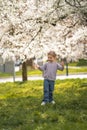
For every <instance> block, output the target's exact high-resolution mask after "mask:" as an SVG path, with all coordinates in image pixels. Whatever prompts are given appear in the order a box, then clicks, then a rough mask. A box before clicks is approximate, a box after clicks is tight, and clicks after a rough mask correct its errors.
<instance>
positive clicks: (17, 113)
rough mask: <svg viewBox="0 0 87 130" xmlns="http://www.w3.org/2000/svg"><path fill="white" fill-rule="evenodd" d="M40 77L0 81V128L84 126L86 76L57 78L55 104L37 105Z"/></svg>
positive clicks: (66, 129)
mask: <svg viewBox="0 0 87 130" xmlns="http://www.w3.org/2000/svg"><path fill="white" fill-rule="evenodd" d="M42 85H43V81H39V80H38V81H29V82H24V83H23V82H15V83H10V82H8V83H1V84H0V130H47V129H48V130H53V129H54V130H73V129H74V130H77V129H79V130H86V129H87V100H86V99H87V94H86V91H87V79H74V80H73V79H69V80H57V81H56V84H55V91H54V98H55V101H56V104H55V105H52V104H47V105H46V106H40V103H41V100H42V95H43V93H42V90H43V87H42Z"/></svg>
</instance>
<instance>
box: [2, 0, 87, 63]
mask: <svg viewBox="0 0 87 130" xmlns="http://www.w3.org/2000/svg"><path fill="white" fill-rule="evenodd" d="M66 2H67V3H69V1H64V0H62V1H60V0H44V1H43V0H4V1H3V0H0V14H1V15H0V55H1V56H2V58H3V61H5V60H6V59H8V60H13V61H15V60H16V58H17V57H18V58H19V59H22V60H23V61H25V60H26V59H30V58H32V57H36V58H40V57H46V54H47V52H48V51H49V50H54V51H55V52H56V53H57V55H58V56H59V58H66V59H67V61H71V60H72V61H76V60H78V59H80V58H87V26H86V25H84V24H81V22H80V19H79V15H78V14H76V13H75V14H73V13H71V14H68V13H69V10H67V7H68V6H67V5H66ZM69 4H70V3H69ZM80 4H81V3H80ZM86 4H87V3H86ZM69 9H70V7H69ZM71 10H72V9H71Z"/></svg>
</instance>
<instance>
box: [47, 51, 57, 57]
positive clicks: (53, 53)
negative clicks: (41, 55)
mask: <svg viewBox="0 0 87 130" xmlns="http://www.w3.org/2000/svg"><path fill="white" fill-rule="evenodd" d="M48 55H51V56H53V57H56V53H55V52H54V51H50V52H48Z"/></svg>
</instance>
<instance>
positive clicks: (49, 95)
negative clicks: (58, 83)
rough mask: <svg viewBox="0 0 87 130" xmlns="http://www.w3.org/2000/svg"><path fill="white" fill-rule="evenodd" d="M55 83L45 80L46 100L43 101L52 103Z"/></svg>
mask: <svg viewBox="0 0 87 130" xmlns="http://www.w3.org/2000/svg"><path fill="white" fill-rule="evenodd" d="M54 84H55V81H52V80H48V79H44V98H43V101H45V102H51V101H52V100H53V91H54Z"/></svg>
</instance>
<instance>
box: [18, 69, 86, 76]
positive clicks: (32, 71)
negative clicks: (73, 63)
mask: <svg viewBox="0 0 87 130" xmlns="http://www.w3.org/2000/svg"><path fill="white" fill-rule="evenodd" d="M68 71H69V74H79V73H87V67H79V68H69V69H68ZM21 73H22V72H21V70H20V71H19V72H16V75H17V76H20V75H21ZM57 74H58V75H65V74H66V69H64V71H57ZM34 75H42V72H41V71H40V70H34V69H31V70H29V71H28V76H34Z"/></svg>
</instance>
